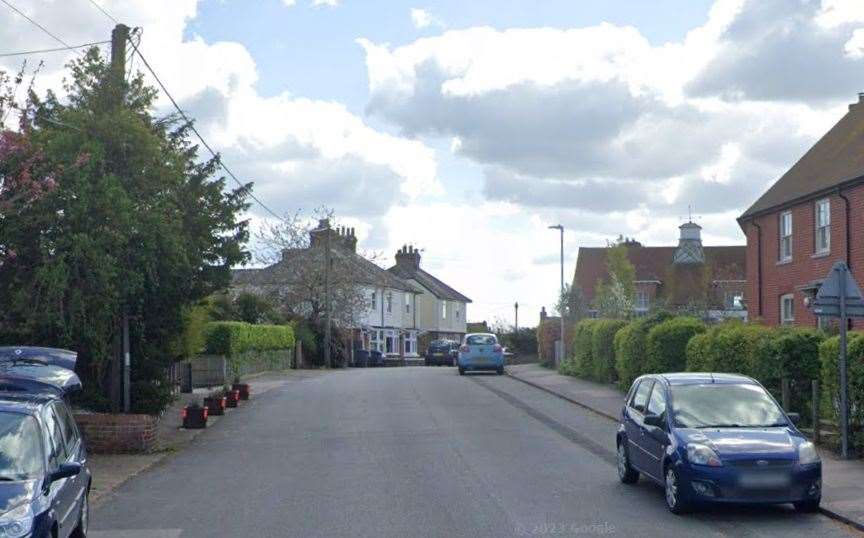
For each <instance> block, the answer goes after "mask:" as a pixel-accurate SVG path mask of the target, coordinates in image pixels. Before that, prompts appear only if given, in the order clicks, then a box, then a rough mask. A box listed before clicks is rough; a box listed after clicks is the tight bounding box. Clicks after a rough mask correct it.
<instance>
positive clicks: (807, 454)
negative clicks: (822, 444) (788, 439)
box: [798, 441, 819, 465]
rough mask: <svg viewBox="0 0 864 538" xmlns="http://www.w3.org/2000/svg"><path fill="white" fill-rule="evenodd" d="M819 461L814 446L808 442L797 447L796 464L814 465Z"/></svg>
mask: <svg viewBox="0 0 864 538" xmlns="http://www.w3.org/2000/svg"><path fill="white" fill-rule="evenodd" d="M818 461H819V453H818V452H816V445H814V444H813V443H811V442H810V441H805V442H803V443H801V444H800V445H798V463H799V464H801V465H807V464H808V463H816V462H818Z"/></svg>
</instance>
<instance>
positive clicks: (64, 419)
mask: <svg viewBox="0 0 864 538" xmlns="http://www.w3.org/2000/svg"><path fill="white" fill-rule="evenodd" d="M54 411H55V413H56V414H57V418H58V419H59V422H60V429H61V430H62V433H63V439H64V441H65V444H66V454H67V456H66V463H78V464H80V465H81V467H82V471H81V473H79V474H77V475H75V476H73V477H71V478H69V482H68V484H67V487H68V488H69V492H70V493H71V494H72V496H73V498H72V505H73V506H72V511H71V512H70V516H69V517H70V521H71V522H72V525H71V526H72V527H74V526H75V525H76V524H77V523H78V520H79V517H78V516H79V514H80V511H81V505H82V502H83V498H84V496H85V495H86V494H87V488H88V487H89V482H90V473H89V471H88V470H87V468H86V465H87V450H86V448H85V446H84V442H83V440H82V439H81V432H79V431H78V425H77V424H76V423H75V418H74V417H73V416H72V412H71V411H70V410H69V407H68V406H67V405H66V404H65V403H64V402H61V401H58V402H55V403H54ZM70 532H71V529H70Z"/></svg>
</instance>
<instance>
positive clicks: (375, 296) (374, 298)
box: [372, 291, 378, 308]
mask: <svg viewBox="0 0 864 538" xmlns="http://www.w3.org/2000/svg"><path fill="white" fill-rule="evenodd" d="M376 306H378V294H377V293H375V292H374V291H373V292H372V308H375V307H376Z"/></svg>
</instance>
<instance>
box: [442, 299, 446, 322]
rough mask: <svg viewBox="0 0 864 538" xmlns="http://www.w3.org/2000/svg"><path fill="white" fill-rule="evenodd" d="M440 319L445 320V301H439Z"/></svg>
mask: <svg viewBox="0 0 864 538" xmlns="http://www.w3.org/2000/svg"><path fill="white" fill-rule="evenodd" d="M441 319H447V301H441Z"/></svg>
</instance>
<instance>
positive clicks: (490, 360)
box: [459, 357, 504, 370]
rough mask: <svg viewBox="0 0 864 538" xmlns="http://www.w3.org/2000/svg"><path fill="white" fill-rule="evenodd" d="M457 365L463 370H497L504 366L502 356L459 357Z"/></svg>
mask: <svg viewBox="0 0 864 538" xmlns="http://www.w3.org/2000/svg"><path fill="white" fill-rule="evenodd" d="M459 367H460V368H463V369H465V370H498V369H499V368H503V367H504V357H459Z"/></svg>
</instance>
